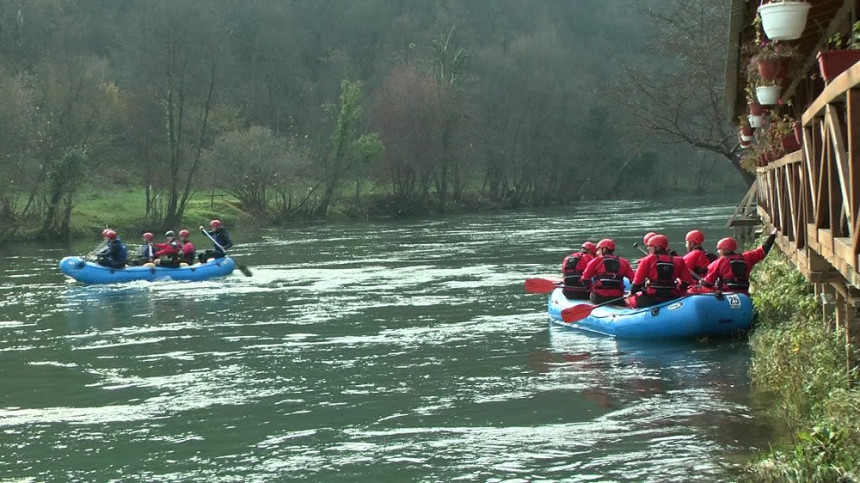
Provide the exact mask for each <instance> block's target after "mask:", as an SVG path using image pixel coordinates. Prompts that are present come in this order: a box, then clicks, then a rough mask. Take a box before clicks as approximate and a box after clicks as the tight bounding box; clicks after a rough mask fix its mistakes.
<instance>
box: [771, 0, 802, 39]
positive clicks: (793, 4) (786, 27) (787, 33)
mask: <svg viewBox="0 0 860 483" xmlns="http://www.w3.org/2000/svg"><path fill="white" fill-rule="evenodd" d="M811 7H812V5H810V4H809V3H808V2H805V1H799V0H771V1H766V2H765V3H764V4H762V5H761V6H759V7H758V16H760V17H761V25H762V28H763V29H764V33H765V35H767V38H769V39H771V40H794V39H798V38H800V36H801V35H803V30H804V29H805V28H806V17H807V15H808V14H809V9H810V8H811Z"/></svg>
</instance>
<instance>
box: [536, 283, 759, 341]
mask: <svg viewBox="0 0 860 483" xmlns="http://www.w3.org/2000/svg"><path fill="white" fill-rule="evenodd" d="M582 303H588V301H587V300H568V298H567V297H565V296H564V294H562V293H561V289H556V290H554V291H553V292H552V294H551V295H550V296H549V316H550V320H551V321H552V323H554V324H558V325H562V326H565V327H570V328H572V329H579V330H583V331H587V332H593V333H597V334H603V335H608V336H612V337H616V338H618V339H652V340H656V339H692V338H698V337H705V336H737V335H740V334H743V333H744V332H746V331H747V330H749V328H750V326H751V325H752V320H753V305H752V301H751V300H750V298H749V297H748V296H747V295H743V294H733V293H724V294H722V295H721V296H720V297H717V296H715V295H713V294H703V295H687V296H685V297H681V298H678V299H674V300H670V301H668V302H664V303H662V304H659V305H655V306H653V307H645V308H641V309H627V308H623V307H617V306H609V305H605V306H602V307H596V308H595V309H594V310H592V311H591V314H590V315H589V316H587V317H585V318H583V319H581V320H577V321H574V322H571V323H566V322H564V320H562V318H561V311H562V310H564V309H566V308H568V307H573V306H574V305H578V304H582Z"/></svg>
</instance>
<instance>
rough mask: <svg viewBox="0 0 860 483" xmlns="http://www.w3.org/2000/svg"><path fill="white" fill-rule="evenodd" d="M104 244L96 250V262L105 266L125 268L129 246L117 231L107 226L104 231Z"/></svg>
mask: <svg viewBox="0 0 860 483" xmlns="http://www.w3.org/2000/svg"><path fill="white" fill-rule="evenodd" d="M102 237H103V238H104V246H103V247H102V248H101V249H100V250H99V251H98V252H96V263H98V264H99V265H101V266H104V267H111V268H125V262H126V259H127V258H128V248H127V247H126V246H125V243H123V242H122V239H121V238H120V237H119V236H117V234H116V231H114V230H111V229H110V228H105V229H104V230H103V231H102Z"/></svg>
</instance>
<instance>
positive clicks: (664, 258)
mask: <svg viewBox="0 0 860 483" xmlns="http://www.w3.org/2000/svg"><path fill="white" fill-rule="evenodd" d="M655 256H656V263H655V264H654V267H653V268H651V273H649V274H648V289H647V290H646V291H645V293H646V294H648V295H651V296H653V297H658V298H667V299H669V298H673V297H677V295H678V294H677V292H678V288H677V286H676V285H675V279H676V278H678V277H677V276H676V275H675V257H673V256H672V255H664V254H658V255H655Z"/></svg>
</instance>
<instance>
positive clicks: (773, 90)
mask: <svg viewBox="0 0 860 483" xmlns="http://www.w3.org/2000/svg"><path fill="white" fill-rule="evenodd" d="M779 91H780V88H779V86H778V85H775V86H758V87H756V88H755V96H756V99H758V102H759V104H761V105H764V106H772V105H774V104H778V103H779Z"/></svg>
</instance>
